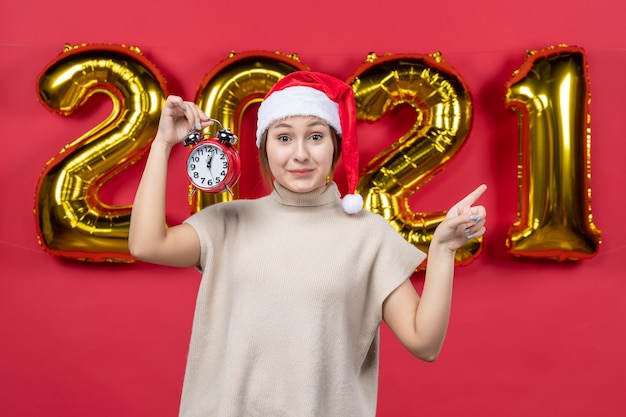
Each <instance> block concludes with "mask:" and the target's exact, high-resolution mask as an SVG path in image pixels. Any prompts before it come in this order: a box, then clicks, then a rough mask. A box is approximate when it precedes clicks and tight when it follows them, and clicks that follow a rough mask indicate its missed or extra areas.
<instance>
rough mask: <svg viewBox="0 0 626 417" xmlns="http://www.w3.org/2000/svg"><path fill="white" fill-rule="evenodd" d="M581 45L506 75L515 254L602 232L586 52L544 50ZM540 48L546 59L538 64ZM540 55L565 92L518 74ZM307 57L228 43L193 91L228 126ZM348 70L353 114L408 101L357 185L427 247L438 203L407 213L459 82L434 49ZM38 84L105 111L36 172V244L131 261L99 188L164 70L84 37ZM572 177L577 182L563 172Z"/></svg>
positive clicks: (463, 126) (446, 143) (136, 130)
mask: <svg viewBox="0 0 626 417" xmlns="http://www.w3.org/2000/svg"><path fill="white" fill-rule="evenodd" d="M578 55H579V56H581V57H583V58H584V55H583V51H582V49H580V48H567V47H557V48H549V49H548V50H545V51H541V52H540V53H537V54H534V55H531V54H529V56H530V58H529V59H528V60H527V62H525V64H524V66H523V67H522V69H520V70H518V71H517V73H516V74H514V78H513V81H511V83H510V86H509V90H508V94H507V104H508V105H510V106H512V107H513V108H514V109H515V110H516V111H518V114H519V115H520V126H521V127H520V183H519V188H520V190H519V191H520V210H519V212H518V221H517V222H516V223H515V225H514V226H513V227H512V228H511V230H510V232H509V238H508V239H507V247H508V248H509V252H510V253H512V254H513V255H514V256H519V257H536V258H541V257H543V258H551V259H559V260H564V259H581V258H586V257H590V256H593V255H594V254H595V253H596V252H597V249H598V246H599V244H600V233H599V231H598V230H597V229H596V228H595V226H594V225H593V222H592V217H591V205H590V201H589V199H590V194H591V189H590V185H589V177H590V175H589V154H590V150H589V147H590V137H589V134H588V133H586V132H588V129H587V130H583V131H580V129H579V127H580V124H581V123H580V121H581V120H583V121H584V123H588V118H589V114H588V108H587V104H588V100H586V97H585V96H584V94H585V93H586V91H587V79H586V69H585V66H584V65H585V64H584V59H582V61H581V60H580V59H579V60H578V61H576V60H573V61H572V59H573V58H567V59H565V61H567V60H568V59H569V61H567V62H570V64H569V66H568V65H567V64H566V65H565V66H566V67H567V68H569V69H570V70H569V71H560V70H558V69H557V68H556V67H557V66H558V65H560V63H561V60H560V59H556V58H555V57H562V56H568V57H574V56H578ZM540 57H541V58H543V59H544V60H545V61H548V62H547V63H546V62H543V61H542V62H541V64H540V62H539V61H540V60H539V58H540ZM574 61H575V62H576V63H572V62H574ZM539 65H541V68H545V67H546V66H547V68H548V69H547V71H549V72H550V74H552V76H553V77H556V81H559V82H560V83H561V84H565V83H569V85H570V86H572V89H571V90H570V91H571V92H572V94H573V95H572V97H568V98H565V99H564V98H563V97H564V96H563V94H562V91H561V94H560V95H555V94H556V92H555V91H552V90H550V91H546V90H548V89H549V88H553V87H549V86H548V85H547V84H548V83H547V82H546V81H545V79H544V78H542V77H538V78H537V79H533V78H532V77H531V76H530V75H528V73H530V72H531V69H533V70H534V68H535V67H536V66H539ZM308 69H309V68H308V67H307V66H306V65H303V64H302V63H300V61H299V59H298V57H297V56H295V55H284V54H279V53H270V52H262V51H261V52H258V51H255V52H246V53H241V54H234V53H231V55H230V56H229V57H228V58H227V59H226V60H224V61H222V62H221V63H220V64H218V65H217V66H216V67H215V68H214V69H213V70H212V71H211V72H209V73H207V75H206V76H205V77H204V78H203V80H202V81H201V84H200V87H199V88H198V93H197V95H196V98H195V101H196V103H198V105H199V106H200V108H201V109H203V110H204V111H205V113H206V114H207V115H208V116H209V117H211V118H215V119H218V120H221V121H222V124H223V125H224V127H226V128H229V129H230V130H231V131H233V132H234V133H235V134H237V133H239V132H240V130H241V123H242V119H243V114H244V112H245V110H246V109H247V108H248V107H249V106H250V105H251V104H253V103H258V102H260V101H261V100H262V99H263V96H264V95H265V93H267V91H268V90H269V88H270V87H271V86H272V85H273V84H274V83H275V82H276V81H278V80H279V79H280V78H281V77H283V76H284V75H286V74H288V73H289V72H292V71H297V70H308ZM548 81H552V82H553V81H555V80H554V79H551V80H550V79H548ZM347 82H348V83H349V84H350V85H352V87H353V89H354V92H355V98H356V102H357V118H358V120H360V121H369V122H374V121H376V120H379V119H380V118H381V117H383V116H384V115H385V114H386V113H387V112H388V111H390V110H391V109H392V108H394V107H395V106H397V105H399V104H408V105H410V106H411V107H412V108H413V109H415V112H416V114H417V118H416V122H415V124H414V126H413V127H412V128H411V129H410V130H409V132H407V133H406V134H405V135H403V136H402V137H401V138H399V139H398V140H397V141H396V142H395V143H394V144H393V145H391V146H390V147H389V148H388V149H386V150H384V151H382V152H381V153H380V154H379V155H377V156H376V157H375V158H374V159H373V160H372V161H370V163H369V165H368V166H367V168H366V169H365V171H364V173H363V174H362V176H361V178H360V181H359V185H358V191H359V192H360V193H361V194H362V195H363V196H364V199H365V203H366V208H367V209H368V210H370V211H372V212H375V213H378V214H380V215H381V216H383V217H384V218H385V219H386V220H387V221H388V222H389V223H390V224H391V225H392V226H393V227H394V228H395V229H396V230H397V231H398V232H399V233H401V234H402V235H403V236H404V237H405V238H406V239H407V240H408V241H409V242H411V243H413V244H414V245H416V246H417V247H420V248H421V249H423V250H426V249H427V247H428V244H429V242H430V240H431V238H432V233H433V232H434V229H435V228H436V226H437V225H438V224H439V223H440V222H441V220H443V217H444V216H445V212H437V213H414V212H413V211H411V209H410V208H409V205H408V198H409V197H410V196H411V195H412V194H413V193H414V192H415V191H417V190H418V189H419V188H420V187H421V186H422V185H424V184H425V183H427V182H428V181H429V180H431V179H432V178H433V177H434V176H435V175H436V174H437V173H438V172H440V171H441V170H442V169H443V168H444V167H445V166H446V165H447V164H448V162H449V161H450V160H451V159H452V158H453V157H454V156H455V154H456V152H458V150H459V149H460V147H461V146H462V145H463V143H464V142H465V140H466V139H467V137H468V135H469V132H470V129H471V124H472V100H471V96H470V92H469V89H468V87H467V86H466V85H465V83H464V81H463V79H462V78H461V77H460V75H459V74H457V73H456V71H455V70H454V69H453V68H452V67H451V66H450V65H448V64H447V63H446V62H445V60H444V59H443V58H442V57H441V54H439V53H435V54H430V55H386V56H384V57H378V56H376V55H374V54H370V55H369V56H368V57H367V60H366V61H365V63H364V64H363V65H361V66H360V67H359V68H358V69H357V71H355V73H354V74H353V76H352V77H351V78H350V79H349V80H348V81H347ZM574 87H576V88H574ZM564 88H565V87H564ZM37 89H38V96H39V100H40V102H41V103H42V104H43V105H44V106H45V107H47V108H48V109H49V110H51V111H52V112H56V113H59V114H62V115H69V114H71V113H72V112H73V111H75V110H76V109H77V108H79V107H80V106H81V105H83V104H84V103H85V102H86V101H87V100H89V98H90V97H91V96H93V95H94V94H96V93H104V94H106V95H108V96H109V97H110V98H111V100H112V101H113V110H112V112H111V115H110V116H109V117H108V118H107V119H106V120H105V121H104V122H103V123H101V124H100V125H98V126H96V127H95V128H94V129H92V130H91V131H89V132H87V133H86V134H84V135H83V136H81V137H80V138H78V139H76V140H74V141H72V142H71V143H70V144H69V145H67V146H65V147H64V148H63V150H62V151H61V152H60V153H59V154H58V155H57V156H56V157H54V158H53V159H51V160H50V161H49V162H48V163H47V164H46V166H45V168H44V170H43V172H42V174H41V176H40V178H39V182H38V184H37V190H36V194H35V200H36V203H35V210H34V212H35V216H36V218H37V231H38V239H39V242H40V244H41V246H42V247H43V249H44V250H45V251H46V252H47V253H49V254H52V255H55V256H59V257H63V258H69V259H74V260H80V261H90V262H105V261H107V262H133V261H134V259H133V258H132V257H131V256H130V254H129V253H128V246H127V239H128V226H129V222H130V207H114V206H108V205H105V204H103V203H102V202H101V201H100V200H99V198H98V190H99V188H100V187H101V186H102V184H104V183H105V182H106V181H107V180H108V179H110V178H112V177H113V176H115V175H117V174H118V173H119V172H120V171H121V170H123V169H124V168H126V167H128V166H130V165H131V164H133V163H134V162H136V161H137V160H138V159H139V158H140V157H141V156H142V155H143V154H144V153H145V152H146V151H147V149H148V146H149V145H150V143H151V141H152V139H153V137H154V135H155V134H156V129H157V126H158V120H159V116H160V112H161V109H162V106H163V103H164V102H165V98H166V97H167V94H168V93H167V89H166V82H165V80H164V79H163V77H162V75H161V74H160V71H159V70H158V69H157V68H156V67H155V66H154V65H153V64H152V63H151V62H150V61H149V60H147V59H146V58H145V57H144V56H143V55H142V54H141V51H139V49H138V48H136V47H124V46H116V45H109V44H106V45H105V44H91V45H86V44H83V45H79V46H73V47H72V46H66V48H65V50H64V51H63V53H62V54H60V56H58V57H57V58H56V59H54V60H53V61H52V62H51V63H50V64H49V65H48V66H47V67H46V68H44V70H43V71H42V72H41V74H40V75H39V77H38V80H37ZM581 89H582V90H581ZM581 91H583V92H581ZM574 93H578V94H577V95H574ZM537 103H543V104H542V106H543V107H542V109H543V110H545V111H539V110H536V107H533V105H536V104H537ZM546 109H547V110H550V111H547V110H546ZM529 118H530V119H532V123H529V122H528V120H529ZM557 119H558V120H557ZM555 120H556V121H558V122H559V123H560V124H558V123H557V124H555V123H553V122H554V121H555ZM522 126H523V128H522ZM571 126H575V127H576V128H571V129H570V128H569V127H571ZM563 129H569V130H567V131H564V130H563ZM579 132H580V134H579ZM563 135H567V138H568V139H567V140H569V141H570V142H573V143H570V145H571V146H570V147H568V150H569V152H561V151H562V150H563V149H564V148H565V147H566V146H565V145H566V144H564V143H562V141H564V140H565V139H563ZM529 152H530V153H529ZM564 169H567V170H568V171H567V172H564V171H563V170H564ZM572 179H574V181H573V182H574V184H571V183H570V182H568V181H572ZM237 195H238V190H235V196H237ZM527 196H528V197H527ZM526 197H527V198H528V199H526ZM232 198H233V197H232V196H231V194H230V193H221V194H207V193H201V192H198V193H195V194H194V197H193V199H192V200H191V201H190V203H191V206H192V211H193V212H195V211H198V210H201V209H202V208H203V207H206V206H208V205H211V204H215V203H217V202H221V201H228V200H230V199H232ZM482 245H483V240H482V238H480V239H476V240H470V241H468V243H467V245H466V246H465V247H463V248H462V249H461V250H459V251H458V253H457V259H456V260H457V264H467V263H469V262H471V261H472V260H473V259H474V258H475V257H476V256H478V255H479V254H480V252H481V249H482ZM423 266H424V265H422V266H421V267H420V268H423Z"/></svg>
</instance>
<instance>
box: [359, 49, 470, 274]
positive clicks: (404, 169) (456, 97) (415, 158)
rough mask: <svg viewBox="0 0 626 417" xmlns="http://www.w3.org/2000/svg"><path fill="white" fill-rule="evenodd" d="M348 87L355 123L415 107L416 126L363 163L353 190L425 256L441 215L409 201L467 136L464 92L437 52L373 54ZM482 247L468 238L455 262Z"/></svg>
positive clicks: (467, 98) (466, 92)
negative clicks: (416, 209)
mask: <svg viewBox="0 0 626 417" xmlns="http://www.w3.org/2000/svg"><path fill="white" fill-rule="evenodd" d="M348 82H349V83H350V84H351V85H352V87H353V90H354V93H355V98H356V104H357V118H358V119H359V120H362V121H367V122H375V121H377V120H379V119H380V118H382V117H383V115H384V114H385V113H387V112H389V111H390V110H391V109H393V108H394V107H395V106H398V105H400V104H407V105H409V106H411V107H412V108H413V109H414V110H415V113H416V115H417V120H416V122H415V124H414V125H413V126H412V128H411V129H410V130H409V131H408V132H406V134H404V136H402V137H400V138H398V140H397V141H396V142H395V143H394V144H393V145H392V146H390V147H389V148H387V149H385V150H384V151H383V152H381V153H380V154H379V155H377V156H376V157H375V158H374V159H373V160H372V161H371V162H370V163H369V165H368V166H367V168H366V170H365V173H364V174H363V175H362V176H361V179H360V180H359V184H358V187H357V191H358V192H360V193H361V194H362V195H363V198H364V200H365V206H366V208H367V209H368V210H370V211H372V212H374V213H378V214H380V215H381V216H383V217H384V218H385V219H386V220H387V221H388V222H389V223H390V224H391V225H392V226H393V227H394V228H395V229H396V230H397V231H398V232H399V233H400V234H401V235H402V236H404V237H405V239H407V240H408V241H409V242H410V243H412V244H414V245H415V246H417V247H418V248H420V249H422V250H423V251H425V252H427V249H428V245H429V244H430V241H431V239H432V235H433V232H434V230H435V228H436V227H437V225H439V223H441V221H442V220H443V218H444V216H445V212H444V211H442V212H436V213H415V212H413V211H412V210H411V208H410V207H409V202H408V199H409V197H411V195H413V193H415V192H416V191H417V190H418V189H419V188H420V187H421V186H423V185H424V184H426V183H427V182H428V181H429V180H431V179H432V178H433V177H434V176H435V175H436V174H437V173H438V172H440V171H441V170H442V169H444V167H445V166H446V165H447V163H448V162H449V161H450V160H451V159H452V158H453V157H454V155H455V154H456V153H457V152H458V151H459V149H460V147H461V145H462V144H463V143H464V141H465V139H466V138H467V136H468V134H469V132H470V128H471V124H472V100H471V97H470V93H469V89H468V88H467V86H466V85H465V83H464V81H463V79H462V78H461V77H460V76H459V75H458V74H457V73H456V71H455V70H454V69H453V68H452V67H450V66H449V65H448V64H447V63H446V62H445V61H444V59H443V58H442V57H441V55H440V54H439V53H435V54H432V55H389V56H385V57H378V56H376V55H374V54H371V55H370V56H369V57H368V59H367V60H366V62H365V63H364V64H363V65H362V66H361V67H360V68H359V69H357V71H356V72H355V74H354V75H353V76H352V78H351V79H350V80H349V81H348ZM481 248H482V238H481V239H473V240H470V241H468V243H467V245H466V246H464V247H463V248H461V249H460V250H459V251H457V255H456V261H457V264H466V263H469V262H471V260H472V259H473V258H474V257H475V256H477V255H478V254H479V252H480V250H481ZM421 267H422V268H423V267H424V264H422V266H421Z"/></svg>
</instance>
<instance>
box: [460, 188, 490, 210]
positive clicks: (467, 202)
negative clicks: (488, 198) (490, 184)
mask: <svg viewBox="0 0 626 417" xmlns="http://www.w3.org/2000/svg"><path fill="white" fill-rule="evenodd" d="M485 191H487V185H486V184H481V185H479V186H478V187H476V189H475V190H474V191H472V192H471V193H469V194H468V195H466V196H465V197H464V198H463V199H462V200H461V201H459V202H458V203H457V206H471V205H472V204H474V203H475V202H476V201H477V200H478V199H479V198H480V196H481V195H483V193H484V192H485Z"/></svg>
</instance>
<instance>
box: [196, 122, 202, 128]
mask: <svg viewBox="0 0 626 417" xmlns="http://www.w3.org/2000/svg"><path fill="white" fill-rule="evenodd" d="M196 129H198V130H202V123H200V122H196Z"/></svg>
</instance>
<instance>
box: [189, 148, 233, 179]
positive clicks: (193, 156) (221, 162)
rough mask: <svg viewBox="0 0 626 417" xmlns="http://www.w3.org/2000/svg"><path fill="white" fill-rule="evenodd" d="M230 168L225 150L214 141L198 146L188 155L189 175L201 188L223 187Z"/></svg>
mask: <svg viewBox="0 0 626 417" xmlns="http://www.w3.org/2000/svg"><path fill="white" fill-rule="evenodd" d="M229 169H230V166H229V161H228V157H227V156H226V154H225V153H224V150H223V149H222V148H221V147H219V146H217V145H215V144H212V143H205V144H201V145H199V146H196V147H195V148H193V150H192V151H191V153H190V154H189V156H188V157H187V175H188V176H189V179H190V180H191V182H192V184H193V185H194V186H195V187H196V188H199V189H201V190H212V189H216V188H222V187H223V185H224V184H223V182H224V180H225V179H226V178H227V176H228V174H229Z"/></svg>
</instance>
